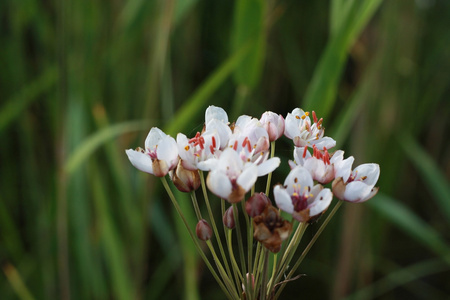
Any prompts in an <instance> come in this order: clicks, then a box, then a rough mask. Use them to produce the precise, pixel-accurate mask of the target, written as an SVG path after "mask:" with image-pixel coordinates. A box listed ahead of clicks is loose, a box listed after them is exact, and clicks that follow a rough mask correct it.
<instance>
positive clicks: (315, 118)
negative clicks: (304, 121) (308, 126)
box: [312, 111, 317, 123]
mask: <svg viewBox="0 0 450 300" xmlns="http://www.w3.org/2000/svg"><path fill="white" fill-rule="evenodd" d="M312 115H313V120H314V123H317V116H316V112H315V111H312Z"/></svg>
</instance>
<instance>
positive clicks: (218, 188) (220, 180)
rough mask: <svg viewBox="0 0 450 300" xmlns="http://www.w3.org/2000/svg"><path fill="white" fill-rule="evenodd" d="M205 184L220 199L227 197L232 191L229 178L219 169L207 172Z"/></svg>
mask: <svg viewBox="0 0 450 300" xmlns="http://www.w3.org/2000/svg"><path fill="white" fill-rule="evenodd" d="M206 185H207V186H208V189H209V190H210V191H211V192H212V193H214V194H215V195H216V196H218V197H220V198H222V199H228V197H229V196H230V194H231V191H232V186H231V182H230V179H229V178H228V177H227V175H225V174H224V173H222V172H219V171H212V172H210V173H209V174H208V178H207V180H206Z"/></svg>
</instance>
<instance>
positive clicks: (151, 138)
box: [145, 127, 167, 150]
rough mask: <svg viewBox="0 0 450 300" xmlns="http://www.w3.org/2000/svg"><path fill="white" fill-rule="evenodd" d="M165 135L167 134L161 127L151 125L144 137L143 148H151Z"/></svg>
mask: <svg viewBox="0 0 450 300" xmlns="http://www.w3.org/2000/svg"><path fill="white" fill-rule="evenodd" d="M166 136H167V135H166V134H165V133H164V132H163V131H162V130H161V129H159V128H158V127H153V128H152V129H150V132H149V133H148V135H147V138H146V139H145V148H146V149H151V150H153V148H155V146H156V145H158V143H159V141H160V140H161V139H162V138H164V137H166Z"/></svg>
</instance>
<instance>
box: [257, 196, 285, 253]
mask: <svg viewBox="0 0 450 300" xmlns="http://www.w3.org/2000/svg"><path fill="white" fill-rule="evenodd" d="M253 226H254V228H255V231H254V235H253V236H254V237H255V239H256V240H257V241H259V242H261V243H262V244H263V246H264V247H266V248H267V249H269V250H270V251H271V252H273V253H277V252H279V251H280V249H281V243H282V242H283V241H284V240H286V239H287V238H288V237H289V235H290V234H291V231H292V224H291V223H290V222H288V221H286V220H283V219H282V218H281V217H280V213H279V211H278V209H276V208H275V207H273V206H272V205H268V206H267V207H266V209H265V210H264V211H263V212H262V214H261V215H259V216H256V217H254V218H253Z"/></svg>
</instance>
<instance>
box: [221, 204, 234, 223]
mask: <svg viewBox="0 0 450 300" xmlns="http://www.w3.org/2000/svg"><path fill="white" fill-rule="evenodd" d="M223 224H225V226H226V227H227V228H229V229H233V228H234V227H235V226H236V223H235V221H234V210H233V206H230V207H229V208H228V209H227V210H226V211H225V214H224V215H223Z"/></svg>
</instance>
